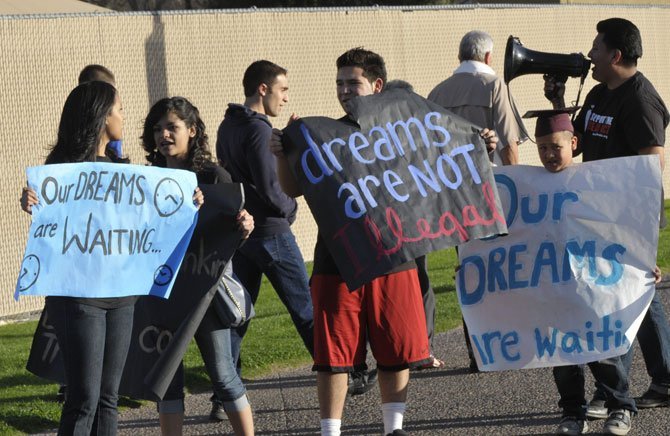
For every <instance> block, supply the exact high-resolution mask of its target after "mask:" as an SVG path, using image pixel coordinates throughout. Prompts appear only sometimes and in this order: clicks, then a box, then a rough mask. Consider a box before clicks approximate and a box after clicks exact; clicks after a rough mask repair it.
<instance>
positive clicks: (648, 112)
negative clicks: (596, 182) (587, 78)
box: [574, 71, 670, 228]
mask: <svg viewBox="0 0 670 436" xmlns="http://www.w3.org/2000/svg"><path fill="white" fill-rule="evenodd" d="M669 121H670V114H668V109H667V108H666V106H665V103H664V102H663V100H662V99H661V97H660V95H658V92H656V89H655V88H654V85H652V84H651V82H650V81H649V80H648V79H647V78H646V77H644V76H643V75H642V73H640V72H639V71H638V72H637V73H635V75H634V76H633V77H631V78H630V79H628V80H627V81H626V82H624V83H623V84H622V85H620V86H619V87H617V88H615V89H608V88H607V85H605V84H603V83H601V84H599V85H597V86H595V87H594V88H593V89H592V90H591V92H589V94H588V95H587V96H586V99H585V100H584V106H583V108H582V110H581V111H580V112H579V115H578V116H577V119H576V120H575V122H574V127H575V131H576V132H577V133H580V134H581V139H580V141H581V149H582V156H583V159H582V160H583V161H584V162H589V161H594V160H600V159H608V158H613V157H625V156H636V155H638V154H639V151H640V149H643V148H646V147H651V146H655V145H660V146H664V144H665V128H666V127H667V126H668V122H669ZM660 212H661V214H660V226H661V228H663V227H665V226H666V224H667V222H666V217H665V211H664V208H663V197H662V198H661V211H660Z"/></svg>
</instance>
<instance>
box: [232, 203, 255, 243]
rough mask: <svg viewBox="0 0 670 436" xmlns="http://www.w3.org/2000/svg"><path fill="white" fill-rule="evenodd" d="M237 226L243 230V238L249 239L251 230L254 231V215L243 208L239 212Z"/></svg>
mask: <svg viewBox="0 0 670 436" xmlns="http://www.w3.org/2000/svg"><path fill="white" fill-rule="evenodd" d="M236 220H237V226H238V228H239V229H240V231H241V232H242V239H247V238H248V237H249V235H250V234H251V232H253V231H254V217H253V216H251V215H250V214H249V212H247V210H246V209H242V210H241V211H240V213H238V214H237V218H236Z"/></svg>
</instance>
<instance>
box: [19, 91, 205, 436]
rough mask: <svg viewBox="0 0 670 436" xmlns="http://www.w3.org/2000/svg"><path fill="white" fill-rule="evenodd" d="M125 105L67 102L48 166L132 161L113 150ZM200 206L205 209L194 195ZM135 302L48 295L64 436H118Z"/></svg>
mask: <svg viewBox="0 0 670 436" xmlns="http://www.w3.org/2000/svg"><path fill="white" fill-rule="evenodd" d="M123 123H124V116H123V106H122V104H121V99H120V97H119V95H118V93H117V91H116V89H115V88H114V86H112V85H110V84H108V83H105V82H100V81H93V82H87V83H83V84H81V85H79V86H77V87H76V88H75V89H74V90H73V91H72V92H71V93H70V95H69V96H68V98H67V100H66V101H65V105H64V107H63V112H62V114H61V119H60V124H59V128H58V139H57V142H56V144H55V145H54V146H53V147H52V148H51V150H50V152H49V155H48V156H47V159H46V164H60V163H83V162H108V163H121V162H127V160H126V159H120V158H118V157H117V155H116V153H114V151H113V150H111V149H110V148H109V147H108V144H109V142H110V141H114V140H120V139H122V136H123ZM193 200H194V203H195V204H196V206H198V207H199V206H200V205H201V204H202V203H203V197H202V193H201V192H200V191H199V190H196V192H195V194H194V197H193ZM38 203H39V197H38V196H37V193H36V192H35V191H33V190H32V189H30V188H24V190H23V195H22V198H21V205H22V208H23V210H24V211H26V212H28V213H31V212H32V206H34V205H37V204H38ZM136 300H137V297H134V296H129V297H113V298H86V297H62V296H51V297H47V301H46V309H47V311H48V313H49V318H50V319H52V320H53V321H54V325H55V327H56V335H57V338H58V344H59V346H60V349H61V351H62V357H63V363H64V371H65V381H66V383H67V394H66V398H65V404H64V405H63V411H62V414H61V419H60V426H59V429H58V434H59V435H89V434H92V433H95V434H98V435H115V434H116V433H117V400H118V390H119V383H120V380H121V375H122V372H123V368H124V365H125V361H126V356H127V354H128V348H129V344H130V339H131V332H132V328H128V327H129V326H132V322H133V313H134V305H135V301H136Z"/></svg>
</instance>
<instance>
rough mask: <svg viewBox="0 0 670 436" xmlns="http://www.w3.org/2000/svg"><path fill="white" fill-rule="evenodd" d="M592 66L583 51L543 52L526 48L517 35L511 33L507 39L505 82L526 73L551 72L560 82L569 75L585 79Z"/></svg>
mask: <svg viewBox="0 0 670 436" xmlns="http://www.w3.org/2000/svg"><path fill="white" fill-rule="evenodd" d="M590 68H591V61H590V60H588V59H587V58H585V57H584V55H583V54H581V53H571V54H560V53H543V52H541V51H535V50H529V49H527V48H525V47H524V46H523V44H521V41H519V38H517V37H514V36H511V35H510V37H509V38H508V39H507V48H506V49H505V83H509V82H510V81H511V80H512V79H514V78H515V77H519V76H523V75H524V74H549V75H551V76H554V77H555V78H556V81H558V82H565V81H566V80H567V79H568V76H569V77H581V78H582V81H583V80H584V79H585V78H586V76H587V75H588V74H589V69H590Z"/></svg>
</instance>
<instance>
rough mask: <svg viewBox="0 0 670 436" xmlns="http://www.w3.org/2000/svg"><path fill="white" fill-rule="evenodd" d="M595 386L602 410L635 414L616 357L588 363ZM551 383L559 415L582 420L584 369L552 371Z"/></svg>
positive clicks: (571, 368)
mask: <svg viewBox="0 0 670 436" xmlns="http://www.w3.org/2000/svg"><path fill="white" fill-rule="evenodd" d="M588 365H589V369H590V370H591V373H592V374H593V377H594V378H595V379H596V387H597V389H599V390H600V391H601V392H603V393H604V394H605V407H607V408H608V409H609V410H612V409H627V410H630V411H631V412H633V413H635V412H637V408H636V407H635V400H633V398H632V397H631V395H630V391H629V390H628V378H627V376H626V374H625V372H624V368H623V364H622V362H621V358H620V357H612V358H610V359H605V360H601V361H599V362H591V363H589V364H588ZM553 372H554V381H555V382H556V387H557V388H558V394H559V395H560V397H561V399H560V400H559V402H558V406H559V407H560V408H561V409H563V416H576V417H579V418H582V419H583V418H584V417H585V413H586V409H585V408H586V397H585V392H584V366H583V365H568V366H556V367H554V368H553Z"/></svg>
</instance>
